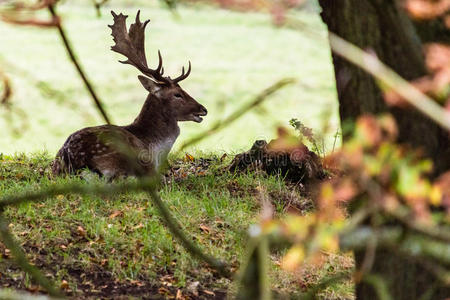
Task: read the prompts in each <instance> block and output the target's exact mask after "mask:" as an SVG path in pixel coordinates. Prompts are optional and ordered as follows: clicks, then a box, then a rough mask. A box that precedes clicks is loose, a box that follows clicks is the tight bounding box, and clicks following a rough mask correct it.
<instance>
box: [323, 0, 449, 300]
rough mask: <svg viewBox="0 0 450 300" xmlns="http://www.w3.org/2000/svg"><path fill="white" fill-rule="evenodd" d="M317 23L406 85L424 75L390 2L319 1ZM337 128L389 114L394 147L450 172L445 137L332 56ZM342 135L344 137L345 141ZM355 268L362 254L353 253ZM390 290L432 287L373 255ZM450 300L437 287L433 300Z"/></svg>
mask: <svg viewBox="0 0 450 300" xmlns="http://www.w3.org/2000/svg"><path fill="white" fill-rule="evenodd" d="M319 3H320V5H321V7H322V14H321V16H322V19H323V21H324V22H325V23H326V24H327V26H328V29H329V31H331V32H334V33H335V34H337V35H339V36H340V37H342V38H344V39H346V40H347V41H349V42H351V43H353V44H355V45H357V46H358V47H360V48H362V49H369V50H370V51H373V52H375V53H376V55H377V56H378V57H379V59H380V60H381V61H383V62H384V63H385V64H387V65H388V66H389V67H391V68H392V69H394V70H395V71H396V72H397V73H399V74H400V75H401V76H402V77H404V78H405V79H407V80H413V79H416V78H419V77H421V76H423V75H425V74H426V68H425V63H424V58H423V55H422V43H421V40H420V38H419V36H418V35H417V33H416V30H415V27H414V25H413V23H412V22H411V20H410V19H409V18H408V17H407V16H406V14H405V13H404V11H403V10H402V9H401V8H400V7H399V6H398V3H397V2H396V1H395V0H319ZM333 64H334V69H335V78H336V85H337V91H338V97H339V113H340V118H341V123H342V124H343V126H344V124H346V123H347V122H349V121H354V120H355V119H356V118H357V117H358V116H360V115H362V114H365V113H370V114H378V113H382V112H391V113H392V114H393V116H394V117H395V119H396V121H397V125H398V128H399V140H398V141H399V142H400V143H407V144H409V145H410V146H412V147H414V148H419V149H422V151H423V152H424V154H425V155H426V156H427V157H429V158H430V159H432V160H433V162H434V175H435V176H436V175H438V174H440V173H442V172H444V171H448V170H449V169H450V138H449V133H448V132H446V131H444V130H443V129H441V128H440V127H439V126H438V125H436V124H435V123H434V122H433V121H431V120H430V119H428V118H427V117H425V116H423V115H422V114H420V113H418V112H417V111H415V110H413V109H400V108H393V107H388V106H387V105H386V104H385V102H384V100H383V96H382V91H381V89H380V88H379V86H378V85H377V83H376V82H375V80H373V78H372V77H371V76H370V75H368V74H366V73H365V72H364V71H362V70H360V69H359V68H357V67H355V66H353V65H352V64H350V63H349V62H347V61H346V60H344V59H343V58H341V57H339V56H336V55H333ZM346 138H347V136H344V142H345V140H346ZM355 259H356V265H357V267H358V266H359V265H361V264H362V261H363V259H364V252H357V253H355ZM372 270H373V271H374V272H375V273H378V274H380V275H381V277H382V278H383V279H385V281H386V282H387V283H388V285H389V291H390V292H391V294H392V297H393V299H418V298H419V297H420V296H421V295H423V294H424V293H425V292H426V291H428V289H429V288H430V287H432V286H434V284H435V283H436V280H435V279H434V277H433V276H432V275H431V274H430V273H429V272H428V271H427V270H425V269H424V268H423V267H422V266H421V265H419V264H417V263H416V262H412V261H410V260H408V259H407V258H405V257H401V256H399V255H397V254H395V253H392V252H387V251H384V250H378V251H377V252H376V258H375V263H374V266H373V269H372ZM356 296H357V299H364V300H366V299H376V294H375V293H374V291H373V289H372V287H371V286H369V285H367V284H365V283H358V284H357V288H356ZM449 296H450V289H449V288H438V289H436V290H435V293H434V296H433V297H432V299H444V298H446V297H449Z"/></svg>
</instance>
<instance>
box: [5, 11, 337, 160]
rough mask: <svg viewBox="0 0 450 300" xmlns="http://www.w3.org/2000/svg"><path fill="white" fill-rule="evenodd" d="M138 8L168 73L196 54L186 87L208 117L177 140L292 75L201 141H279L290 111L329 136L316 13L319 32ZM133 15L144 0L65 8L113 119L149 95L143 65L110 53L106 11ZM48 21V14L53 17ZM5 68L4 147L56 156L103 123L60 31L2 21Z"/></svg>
mask: <svg viewBox="0 0 450 300" xmlns="http://www.w3.org/2000/svg"><path fill="white" fill-rule="evenodd" d="M152 3H153V4H151V5H150V6H149V4H147V2H146V5H145V6H140V7H139V8H141V10H142V13H141V16H142V18H151V20H152V22H151V24H150V26H148V27H147V41H146V42H147V56H148V58H149V62H150V64H155V63H156V62H155V57H156V51H157V49H161V52H162V54H163V57H164V59H165V60H164V61H165V69H166V73H167V74H172V75H173V76H174V75H178V73H179V72H180V70H181V66H182V65H186V64H187V62H188V60H191V61H192V64H193V71H192V75H191V76H190V78H189V79H188V80H186V81H184V82H183V87H184V88H185V89H186V90H187V91H188V92H189V93H190V94H191V95H192V96H194V97H195V98H196V99H197V100H199V102H201V103H202V104H204V105H205V106H206V107H207V108H208V110H209V115H208V116H207V117H206V119H205V121H204V122H203V123H201V124H194V123H189V124H187V123H186V124H182V131H181V135H180V138H179V140H178V141H177V143H176V145H175V147H176V146H177V145H180V143H181V142H182V141H183V140H186V139H188V138H189V137H191V136H193V135H195V134H196V133H199V132H201V131H203V130H205V129H207V128H209V127H210V126H211V125H212V124H214V123H215V122H216V121H218V120H222V119H223V118H225V117H226V116H228V115H229V114H230V113H231V112H233V111H234V110H236V109H238V108H239V107H240V105H242V104H244V103H246V102H248V101H251V100H252V99H253V97H254V96H255V95H257V94H258V92H259V91H261V90H262V89H264V88H266V87H268V86H270V85H271V84H273V83H274V82H275V81H277V80H279V79H282V78H285V77H293V78H296V79H298V83H297V84H295V85H293V86H290V87H286V88H285V89H283V90H282V91H280V92H278V93H277V94H276V95H274V96H272V97H271V98H270V99H268V100H267V102H266V103H265V104H264V105H263V106H262V107H261V109H259V110H255V111H253V112H251V113H249V114H247V115H245V116H244V117H243V118H242V119H241V120H239V121H238V122H236V123H234V124H232V125H231V126H230V127H229V128H227V129H226V130H224V131H222V132H220V133H218V134H216V135H214V136H211V137H209V138H208V139H206V140H204V141H202V142H201V143H200V144H198V145H196V146H195V148H196V149H199V150H203V151H208V152H210V151H212V152H222V151H237V150H240V149H242V148H248V147H249V146H250V145H251V144H252V143H253V141H254V140H255V139H261V138H266V139H270V138H273V137H274V135H275V132H276V127H277V126H279V125H284V126H288V121H289V119H291V118H298V119H300V120H302V122H304V123H305V124H306V125H307V126H309V127H312V128H314V129H315V130H316V131H317V132H321V131H322V130H323V128H324V127H325V125H329V126H328V128H327V129H326V130H325V131H326V132H325V135H326V138H327V141H326V143H327V144H328V145H329V144H330V143H332V140H333V135H334V134H335V132H336V130H337V128H338V118H337V101H336V91H335V83H334V77H333V74H332V65H331V58H330V51H329V47H328V45H327V41H326V35H325V30H324V29H325V28H324V26H323V24H322V23H321V21H320V18H319V16H318V15H317V13H315V12H313V11H312V10H305V11H299V12H297V13H296V17H297V18H299V19H300V20H301V21H302V22H304V23H305V24H307V25H308V26H309V27H310V28H313V29H315V30H319V32H321V34H320V35H318V36H317V37H316V38H311V36H310V35H308V34H305V33H303V32H298V31H294V30H291V29H287V28H276V27H274V26H273V25H272V23H271V19H270V16H268V15H266V14H259V13H238V12H230V11H226V10H220V9H216V8H212V7H205V6H192V7H183V6H181V7H179V9H178V17H176V16H174V15H173V14H171V13H170V12H169V11H168V10H167V9H166V8H164V7H160V6H158V4H157V3H154V2H152ZM110 9H114V10H116V11H122V12H124V13H126V14H129V15H131V16H130V18H129V19H131V18H132V17H134V14H135V12H136V11H137V9H138V8H137V7H135V6H132V5H124V6H118V5H116V4H115V3H114V5H112V6H111V7H105V8H104V9H103V14H102V17H101V18H97V16H96V13H95V10H94V9H93V8H92V6H90V5H88V4H86V5H80V6H76V5H74V4H70V5H69V4H63V5H61V6H60V9H59V10H60V12H61V14H62V16H63V20H64V25H65V26H66V28H67V31H68V34H69V36H70V39H71V41H72V42H73V45H74V46H75V50H76V51H77V53H78V56H79V58H80V60H81V62H82V64H83V66H84V68H85V70H86V71H87V73H88V74H89V76H90V78H91V81H92V82H93V83H94V85H95V87H96V89H97V91H98V94H99V95H100V96H101V98H102V99H103V100H104V102H105V104H106V106H107V110H108V112H109V113H110V115H111V117H112V120H113V122H114V123H115V124H128V123H130V122H131V121H132V120H133V119H134V118H135V116H136V115H137V113H138V112H139V110H140V107H141V105H142V103H143V101H144V100H145V98H146V91H145V90H144V89H143V88H142V87H141V86H140V83H139V81H138V80H137V78H136V76H137V74H138V73H137V71H135V70H134V69H133V68H132V67H131V66H129V65H122V64H120V63H118V62H117V60H119V59H122V58H123V57H120V55H118V54H116V53H113V52H112V51H110V50H109V48H110V46H111V45H112V37H111V36H110V29H109V28H108V27H107V24H111V23H112V21H111V19H112V17H111V15H110V14H109V10H110ZM41 17H42V18H46V17H48V16H47V15H46V14H42V15H41ZM0 68H1V69H2V70H3V71H5V72H6V74H7V75H8V76H9V77H10V78H11V80H12V84H13V93H14V94H13V98H12V99H11V102H12V104H13V108H12V112H11V111H9V110H6V109H5V108H2V107H0V112H1V115H0V127H1V128H2V134H1V135H0V152H3V153H7V154H12V153H15V152H25V153H29V152H35V151H41V150H43V149H45V150H47V151H49V152H50V154H52V155H53V154H54V153H55V152H56V151H57V150H58V148H59V147H60V146H61V145H62V143H63V142H64V140H65V139H66V138H67V136H68V135H69V134H70V133H72V132H73V131H75V130H77V129H80V128H82V127H85V126H92V125H98V124H101V123H102V122H103V121H102V120H101V119H100V118H99V116H98V114H97V112H96V110H95V108H94V107H93V105H92V101H91V99H90V98H89V96H88V94H87V92H86V91H85V89H84V87H83V85H82V83H81V81H80V79H79V78H78V76H77V74H76V72H75V69H74V67H73V65H72V64H71V63H70V61H69V60H68V59H67V56H66V53H65V49H64V48H63V46H62V44H61V43H60V39H59V36H58V34H57V32H56V30H53V29H43V28H31V27H26V26H11V25H6V24H5V23H0Z"/></svg>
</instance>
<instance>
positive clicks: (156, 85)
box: [138, 75, 161, 94]
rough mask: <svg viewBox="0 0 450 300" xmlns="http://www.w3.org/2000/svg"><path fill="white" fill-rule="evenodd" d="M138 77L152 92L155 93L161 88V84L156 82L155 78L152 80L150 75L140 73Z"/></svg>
mask: <svg viewBox="0 0 450 300" xmlns="http://www.w3.org/2000/svg"><path fill="white" fill-rule="evenodd" d="M138 78H139V81H140V82H141V83H142V85H143V86H144V88H145V89H146V90H147V91H149V92H150V93H152V94H155V93H156V92H158V91H159V90H160V89H161V84H159V83H157V82H154V81H153V80H151V79H150V78H148V77H145V76H142V75H139V76H138Z"/></svg>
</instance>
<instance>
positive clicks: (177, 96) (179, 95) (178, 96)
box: [174, 93, 183, 99]
mask: <svg viewBox="0 0 450 300" xmlns="http://www.w3.org/2000/svg"><path fill="white" fill-rule="evenodd" d="M174 96H175V98H179V99H181V98H183V96H181V94H178V93H177V94H175V95H174Z"/></svg>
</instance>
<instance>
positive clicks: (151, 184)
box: [0, 177, 232, 278]
mask: <svg viewBox="0 0 450 300" xmlns="http://www.w3.org/2000/svg"><path fill="white" fill-rule="evenodd" d="M157 185H158V180H157V179H155V178H149V177H146V178H141V179H139V180H137V181H131V182H122V183H119V184H102V185H92V184H89V185H86V184H79V183H76V184H66V185H61V186H54V187H51V188H47V189H43V190H41V191H38V192H25V193H22V194H19V195H9V196H3V197H1V198H0V210H1V209H2V208H4V207H5V206H7V205H19V204H21V203H24V202H29V201H38V200H44V199H47V198H50V197H52V196H56V195H60V194H67V193H76V194H80V195H86V194H98V195H113V194H117V193H120V192H123V191H127V192H129V191H139V190H145V191H147V192H148V193H149V194H150V196H151V199H152V202H153V203H154V204H155V205H156V208H157V209H158V211H159V212H160V214H161V216H162V219H163V221H164V223H165V224H166V225H167V227H168V228H169V230H170V232H171V233H172V234H173V235H174V236H175V237H176V238H177V239H178V240H179V241H180V242H181V244H182V245H183V247H185V248H186V250H188V252H190V253H191V254H192V255H194V256H195V257H197V258H199V259H201V260H203V261H205V262H206V263H207V264H209V265H210V266H211V267H213V268H215V269H216V270H217V271H218V272H219V273H220V274H221V275H223V276H225V277H227V278H231V277H232V273H231V271H230V270H229V268H228V267H227V266H226V264H225V263H223V262H221V261H219V260H217V259H216V258H214V257H212V256H210V255H207V254H205V253H204V252H203V251H202V250H201V249H200V248H199V247H197V245H195V244H194V243H193V242H192V241H191V240H190V239H188V238H187V237H186V234H185V233H184V232H183V231H182V229H181V227H180V225H179V224H178V223H177V222H176V220H175V219H174V218H173V217H172V215H171V214H170V211H169V209H168V208H167V206H166V205H165V204H164V202H163V201H162V200H161V198H160V196H159V195H158V194H157V192H156V187H157Z"/></svg>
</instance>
